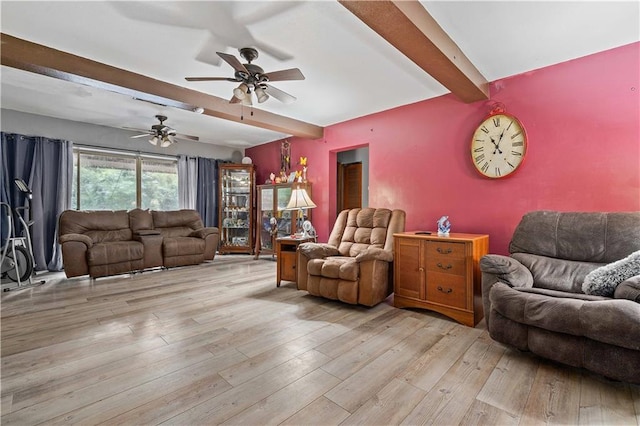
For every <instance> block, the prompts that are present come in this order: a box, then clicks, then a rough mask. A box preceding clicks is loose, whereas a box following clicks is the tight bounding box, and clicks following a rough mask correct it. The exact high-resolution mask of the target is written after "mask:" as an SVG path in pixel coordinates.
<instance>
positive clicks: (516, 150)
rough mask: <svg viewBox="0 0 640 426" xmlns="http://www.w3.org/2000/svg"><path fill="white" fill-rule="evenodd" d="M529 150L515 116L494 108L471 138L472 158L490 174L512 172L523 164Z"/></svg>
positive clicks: (477, 168)
mask: <svg viewBox="0 0 640 426" xmlns="http://www.w3.org/2000/svg"><path fill="white" fill-rule="evenodd" d="M526 153H527V134H526V132H525V130H524V127H523V126H522V123H520V120H518V119H517V118H516V117H514V116H513V115H511V114H507V113H506V112H504V109H502V108H496V109H494V110H493V111H492V112H491V113H490V114H489V116H488V117H487V118H485V119H484V121H482V123H480V125H479V126H478V128H477V129H476V131H475V133H474V134H473V139H472V140H471V160H472V162H473V165H474V166H475V168H476V170H478V172H479V173H480V174H481V175H483V176H486V177H488V178H492V179H497V178H504V177H507V176H510V175H511V174H512V173H513V172H515V171H516V170H518V167H520V166H521V165H522V161H523V160H524V156H525V154H526Z"/></svg>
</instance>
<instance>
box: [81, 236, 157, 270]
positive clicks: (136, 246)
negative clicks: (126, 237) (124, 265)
mask: <svg viewBox="0 0 640 426" xmlns="http://www.w3.org/2000/svg"><path fill="white" fill-rule="evenodd" d="M143 257H144V246H143V245H142V243H140V242H137V241H114V242H107V243H97V244H94V245H93V247H91V248H90V249H88V250H87V263H88V264H89V266H96V265H108V264H111V263H120V262H128V261H132V260H140V259H142V258H143Z"/></svg>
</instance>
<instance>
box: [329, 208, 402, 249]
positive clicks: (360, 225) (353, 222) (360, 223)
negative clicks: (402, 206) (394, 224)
mask: <svg viewBox="0 0 640 426" xmlns="http://www.w3.org/2000/svg"><path fill="white" fill-rule="evenodd" d="M390 220H391V210H389V209H374V208H364V209H352V210H350V211H349V215H348V216H347V223H346V227H345V228H344V231H343V233H342V238H341V241H340V244H339V246H338V250H340V253H341V254H342V255H343V256H350V257H355V256H357V255H358V254H360V253H361V252H363V251H364V250H366V249H367V248H369V247H377V248H383V247H384V244H385V241H386V238H387V228H388V226H389V221H390Z"/></svg>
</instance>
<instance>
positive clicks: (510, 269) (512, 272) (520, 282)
mask: <svg viewBox="0 0 640 426" xmlns="http://www.w3.org/2000/svg"><path fill="white" fill-rule="evenodd" d="M480 270H481V271H482V274H483V276H484V274H489V275H494V276H495V278H496V280H497V281H500V282H503V283H505V284H506V285H508V286H509V287H527V288H530V287H533V275H532V274H531V271H529V269H527V267H526V266H524V265H523V264H522V263H520V262H518V261H517V260H516V259H514V258H512V257H508V256H502V255H499V254H488V255H486V256H483V257H482V259H480Z"/></svg>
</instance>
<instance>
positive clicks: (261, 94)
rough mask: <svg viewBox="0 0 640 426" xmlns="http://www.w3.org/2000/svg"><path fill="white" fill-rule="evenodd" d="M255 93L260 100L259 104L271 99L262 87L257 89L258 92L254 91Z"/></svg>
mask: <svg viewBox="0 0 640 426" xmlns="http://www.w3.org/2000/svg"><path fill="white" fill-rule="evenodd" d="M254 92H255V93H256V97H257V98H258V103H259V104H261V103H263V102H265V101H266V100H267V99H269V95H268V94H267V92H265V91H264V89H263V88H262V87H256V90H254Z"/></svg>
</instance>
